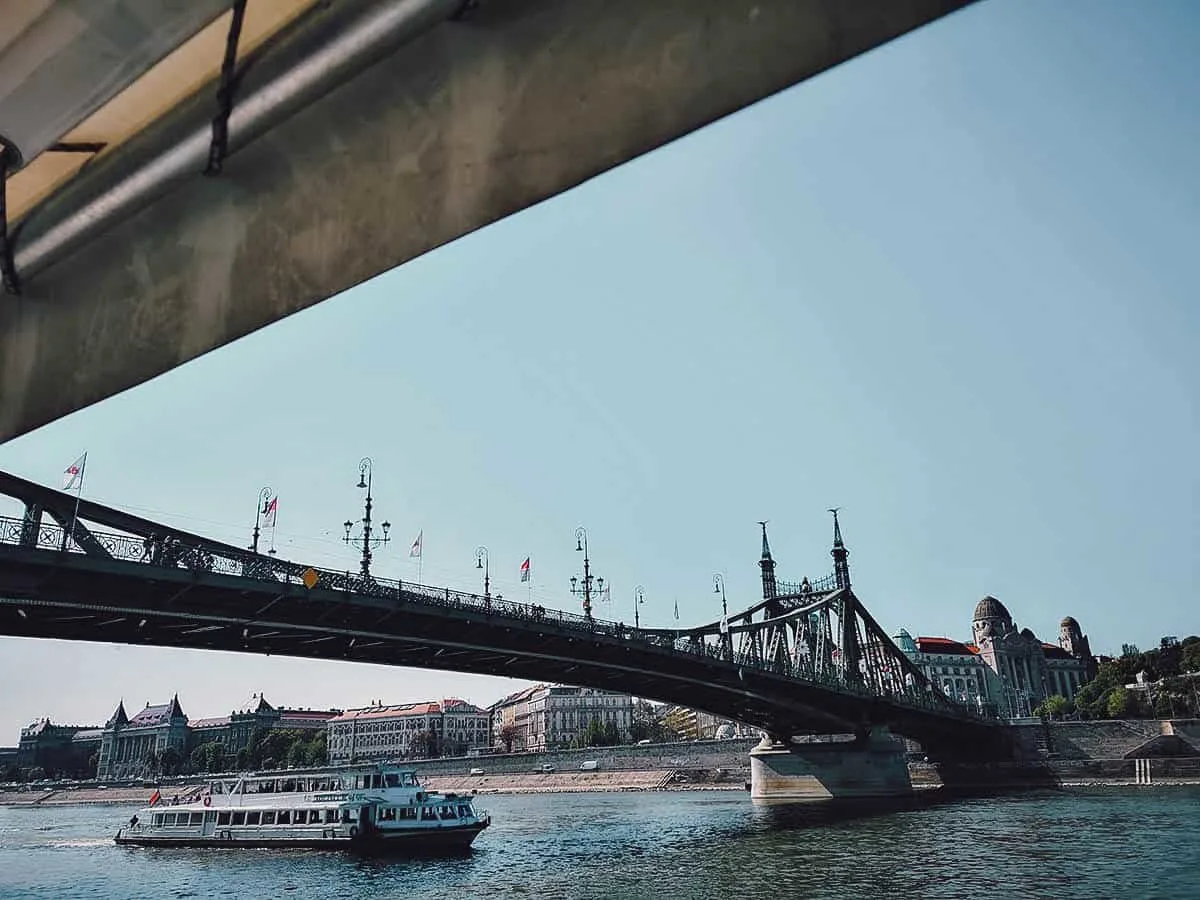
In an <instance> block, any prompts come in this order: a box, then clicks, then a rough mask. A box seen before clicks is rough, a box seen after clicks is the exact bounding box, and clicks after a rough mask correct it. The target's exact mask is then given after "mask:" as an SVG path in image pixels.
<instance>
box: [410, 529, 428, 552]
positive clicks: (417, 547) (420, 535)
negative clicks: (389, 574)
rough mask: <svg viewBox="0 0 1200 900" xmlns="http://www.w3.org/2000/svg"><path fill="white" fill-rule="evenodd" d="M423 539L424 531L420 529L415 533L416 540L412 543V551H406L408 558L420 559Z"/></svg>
mask: <svg viewBox="0 0 1200 900" xmlns="http://www.w3.org/2000/svg"><path fill="white" fill-rule="evenodd" d="M424 537H425V529H424V528H422V529H421V530H420V531H419V532H418V533H417V539H416V540H415V541H413V543H412V549H411V550H409V551H408V555H409V556H410V557H416V558H417V559H420V558H421V539H422V538H424Z"/></svg>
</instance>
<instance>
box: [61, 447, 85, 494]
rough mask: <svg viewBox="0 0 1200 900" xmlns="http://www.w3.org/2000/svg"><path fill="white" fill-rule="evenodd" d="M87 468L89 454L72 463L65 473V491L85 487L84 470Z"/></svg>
mask: <svg viewBox="0 0 1200 900" xmlns="http://www.w3.org/2000/svg"><path fill="white" fill-rule="evenodd" d="M86 466H87V453H86V452H85V453H84V454H83V456H81V457H79V459H77V460H75V462H73V463H71V464H70V465H69V466H67V468H66V469H65V470H64V471H63V486H62V489H63V490H64V491H69V490H72V489H74V488H75V487H82V486H83V470H84V468H85V467H86Z"/></svg>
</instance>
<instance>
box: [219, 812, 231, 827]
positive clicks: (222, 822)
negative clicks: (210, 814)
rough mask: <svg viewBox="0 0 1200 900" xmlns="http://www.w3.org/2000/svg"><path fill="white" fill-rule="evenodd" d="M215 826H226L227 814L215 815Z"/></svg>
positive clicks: (227, 821) (227, 822)
mask: <svg viewBox="0 0 1200 900" xmlns="http://www.w3.org/2000/svg"><path fill="white" fill-rule="evenodd" d="M217 824H218V825H228V824H229V813H228V812H219V813H217Z"/></svg>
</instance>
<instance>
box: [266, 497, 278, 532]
mask: <svg viewBox="0 0 1200 900" xmlns="http://www.w3.org/2000/svg"><path fill="white" fill-rule="evenodd" d="M278 513H279V495H278V494H276V495H275V496H274V497H272V498H271V499H270V500H268V501H267V503H266V505H265V506H263V524H264V525H269V526H270V527H272V528H274V527H275V517H276V515H277V514H278Z"/></svg>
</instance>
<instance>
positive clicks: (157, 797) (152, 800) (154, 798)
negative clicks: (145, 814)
mask: <svg viewBox="0 0 1200 900" xmlns="http://www.w3.org/2000/svg"><path fill="white" fill-rule="evenodd" d="M161 799H162V794H160V793H159V792H158V789H157V788H155V789H154V793H153V794H151V795H150V805H151V806H153V805H154V804H155V803H157V802H158V801H159V800H161Z"/></svg>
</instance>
